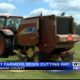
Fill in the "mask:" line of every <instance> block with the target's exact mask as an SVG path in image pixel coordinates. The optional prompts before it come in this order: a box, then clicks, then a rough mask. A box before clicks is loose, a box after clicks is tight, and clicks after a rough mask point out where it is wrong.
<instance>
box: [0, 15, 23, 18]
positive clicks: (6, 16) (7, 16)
mask: <svg viewBox="0 0 80 80" xmlns="http://www.w3.org/2000/svg"><path fill="white" fill-rule="evenodd" d="M0 17H4V18H10V17H12V18H23V17H21V16H9V15H0Z"/></svg>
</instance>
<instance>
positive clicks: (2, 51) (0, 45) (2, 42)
mask: <svg viewBox="0 0 80 80" xmlns="http://www.w3.org/2000/svg"><path fill="white" fill-rule="evenodd" d="M9 41H10V40H9V39H8V38H7V37H5V36H4V35H3V34H0V57H5V58H7V57H8V56H9V54H10V52H11V50H12V47H11V44H10V42H9Z"/></svg>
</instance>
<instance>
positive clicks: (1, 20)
mask: <svg viewBox="0 0 80 80" xmlns="http://www.w3.org/2000/svg"><path fill="white" fill-rule="evenodd" d="M4 24H5V18H0V29H1V28H3V27H4Z"/></svg>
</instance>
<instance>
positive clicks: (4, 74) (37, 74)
mask: <svg viewBox="0 0 80 80" xmlns="http://www.w3.org/2000/svg"><path fill="white" fill-rule="evenodd" d="M72 50H74V51H76V53H75V54H74V55H75V60H74V61H79V60H80V45H79V43H77V44H76V45H75V47H74V48H73V49H72ZM0 61H1V62H3V61H18V58H17V56H10V57H9V58H0ZM0 79H80V72H79V71H71V72H68V73H66V72H59V73H56V72H54V73H52V72H48V71H42V70H29V71H25V72H11V71H9V70H8V71H0Z"/></svg>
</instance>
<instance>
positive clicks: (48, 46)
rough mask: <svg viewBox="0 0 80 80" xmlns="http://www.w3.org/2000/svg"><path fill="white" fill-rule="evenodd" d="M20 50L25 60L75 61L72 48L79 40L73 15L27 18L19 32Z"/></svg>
mask: <svg viewBox="0 0 80 80" xmlns="http://www.w3.org/2000/svg"><path fill="white" fill-rule="evenodd" d="M16 36H17V41H18V45H19V46H18V48H19V50H18V52H16V53H19V56H20V55H21V56H22V58H21V56H20V58H21V59H23V60H25V61H34V62H35V61H57V60H58V59H59V58H61V60H62V61H73V59H74V55H73V54H74V51H72V50H71V49H72V48H73V47H74V44H75V43H76V42H77V41H78V40H79V36H78V35H77V34H75V31H74V18H73V17H72V16H55V15H49V16H37V17H30V18H25V19H24V20H23V21H22V23H21V25H20V27H19V28H18V32H17V35H16Z"/></svg>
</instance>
